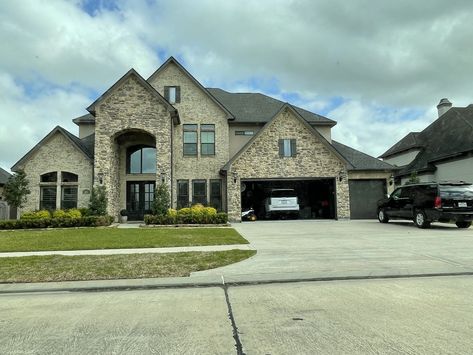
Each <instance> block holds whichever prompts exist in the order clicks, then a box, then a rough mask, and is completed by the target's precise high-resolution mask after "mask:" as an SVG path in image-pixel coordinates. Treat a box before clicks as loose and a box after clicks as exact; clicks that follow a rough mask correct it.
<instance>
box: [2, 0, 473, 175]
mask: <svg viewBox="0 0 473 355" xmlns="http://www.w3.org/2000/svg"><path fill="white" fill-rule="evenodd" d="M81 3H82V0H73V1H66V0H47V1H46V0H42V1H41V0H24V1H16V0H4V1H2V10H1V11H0V42H1V43H2V56H1V57H0V90H1V96H0V152H1V154H0V164H1V165H2V166H6V167H9V166H11V165H12V164H13V163H14V162H15V161H17V160H18V159H19V158H20V157H21V156H22V154H24V153H25V152H26V151H27V150H28V149H29V148H31V147H32V146H33V144H35V143H36V142H38V141H39V140H40V139H41V138H42V137H43V136H44V134H46V133H47V132H48V131H49V130H50V129H51V128H53V127H54V126H56V125H57V124H60V125H62V126H64V127H65V128H68V129H70V130H72V131H73V132H74V131H75V126H74V125H73V124H72V123H71V121H70V120H71V119H72V118H74V117H75V116H77V115H80V114H83V113H85V111H84V108H85V107H87V106H88V105H89V104H90V103H91V102H92V101H93V99H94V98H93V97H90V96H91V92H96V93H98V94H101V93H102V92H103V91H104V90H106V89H108V87H110V86H111V85H112V84H113V83H114V82H115V81H116V80H118V79H119V78H120V77H121V76H122V75H123V74H124V73H125V72H126V71H127V70H128V69H129V68H130V67H134V68H135V69H137V70H138V72H139V73H141V74H142V75H143V76H144V77H147V76H148V75H150V74H151V73H152V72H153V71H154V70H155V69H156V68H157V67H158V65H159V64H160V62H161V59H163V58H159V57H158V52H159V53H166V54H167V55H174V56H177V57H178V58H182V59H183V64H184V65H185V66H186V67H187V69H188V70H189V71H190V72H191V73H192V74H193V75H194V76H195V77H196V78H197V79H198V80H200V81H201V82H202V83H204V84H206V85H210V86H214V87H222V88H224V89H228V90H235V91H238V90H244V91H253V90H254V89H255V81H254V80H253V79H255V78H256V79H257V80H256V82H258V80H259V82H260V83H262V84H261V86H260V87H259V90H261V89H263V90H264V88H265V85H267V83H275V85H276V86H277V87H275V88H274V89H272V90H271V92H272V93H276V94H275V95H276V96H277V97H278V98H282V99H283V98H284V97H287V94H292V93H299V97H298V98H297V102H293V103H294V104H296V105H297V104H299V105H301V106H303V107H305V108H307V109H309V110H313V111H315V112H316V113H322V114H325V115H326V116H328V117H329V118H332V119H334V120H337V121H338V125H337V126H336V127H335V128H334V131H333V136H334V137H335V138H336V139H338V140H340V141H341V142H342V143H346V144H349V145H353V146H354V147H355V148H359V149H361V150H363V151H366V152H368V153H370V154H374V155H378V154H381V153H382V152H383V151H384V150H386V149H387V148H388V147H389V146H390V145H391V144H393V143H394V142H395V141H396V140H397V139H399V138H401V137H402V136H403V135H405V134H406V133H407V132H408V131H410V130H421V129H423V128H424V127H425V126H426V125H427V123H429V122H430V121H432V120H433V119H434V118H435V117H436V113H435V109H434V106H435V105H436V104H437V103H438V101H439V99H440V98H442V97H448V98H450V100H451V101H452V102H453V103H454V105H455V106H464V105H467V104H469V103H471V94H470V93H471V77H472V76H473V66H472V65H471V58H472V56H473V52H472V49H471V45H470V42H471V38H472V37H473V24H472V22H471V20H470V17H471V16H470V14H471V13H472V11H473V3H472V2H470V1H466V0H463V1H462V0H452V1H450V2H449V3H448V6H447V5H446V4H445V2H444V1H441V0H428V1H427V0H418V1H415V2H412V1H407V0H400V1H396V2H392V1H378V2H373V1H368V0H356V1H355V0H353V1H346V0H334V1H330V2H327V1H318V0H290V1H287V0H257V1H256V0H254V1H250V0H248V1H244V2H242V1H236V0H235V1H230V0H228V1H227V0H226V1H216V0H199V1H193V0H179V1H167V0H162V1H159V0H158V1H149V0H133V1H132V0H117V1H116V8H115V9H113V10H110V9H104V8H98V9H97V11H95V12H94V14H93V16H90V15H88V14H87V13H86V12H84V11H83V10H82V9H81V8H80V6H79V5H80V4H81ZM97 4H101V2H98V3H97ZM256 86H258V85H256ZM257 89H258V88H257ZM333 97H337V100H338V99H339V101H340V102H343V104H342V105H341V106H339V107H335V108H332V106H333V102H334V99H333ZM408 112H418V116H417V117H410V118H406V117H405V116H406V113H408Z"/></svg>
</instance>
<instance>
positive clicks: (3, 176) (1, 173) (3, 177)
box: [0, 168, 11, 185]
mask: <svg viewBox="0 0 473 355" xmlns="http://www.w3.org/2000/svg"><path fill="white" fill-rule="evenodd" d="M10 176H11V174H10V173H9V172H8V171H6V170H5V169H2V168H0V185H5V184H6V183H7V181H8V179H9V178H10Z"/></svg>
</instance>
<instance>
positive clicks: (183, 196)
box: [177, 180, 189, 209]
mask: <svg viewBox="0 0 473 355" xmlns="http://www.w3.org/2000/svg"><path fill="white" fill-rule="evenodd" d="M184 207H189V181H188V180H177V208H178V209H179V208H184Z"/></svg>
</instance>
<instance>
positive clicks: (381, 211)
mask: <svg viewBox="0 0 473 355" xmlns="http://www.w3.org/2000/svg"><path fill="white" fill-rule="evenodd" d="M378 220H379V221H380V222H381V223H388V222H389V217H388V215H387V214H386V212H385V211H384V208H380V209H379V210H378Z"/></svg>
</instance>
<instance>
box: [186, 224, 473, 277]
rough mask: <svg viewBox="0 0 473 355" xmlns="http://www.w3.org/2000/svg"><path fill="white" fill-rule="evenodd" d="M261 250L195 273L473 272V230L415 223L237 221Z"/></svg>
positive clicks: (344, 274) (357, 274) (339, 274)
mask: <svg viewBox="0 0 473 355" xmlns="http://www.w3.org/2000/svg"><path fill="white" fill-rule="evenodd" d="M234 227H235V228H236V229H237V230H238V231H239V232H240V233H241V234H242V235H243V236H244V237H245V238H246V239H248V240H249V241H250V243H251V245H252V247H254V248H255V249H256V250H257V251H258V253H257V255H256V256H254V257H253V258H251V259H248V260H245V261H243V262H240V263H237V264H233V265H230V266H227V267H223V268H219V269H214V270H207V271H202V272H196V273H193V274H192V275H191V277H192V276H194V277H197V276H210V275H212V276H215V275H221V276H223V277H224V278H225V280H226V281H227V282H231V281H234V282H238V281H243V280H245V281H248V280H254V281H261V280H283V279H308V278H309V279H310V278H331V277H335V278H338V277H360V276H361V277H364V276H370V277H377V276H400V275H416V274H449V273H452V274H456V273H470V272H471V273H473V228H469V229H459V228H457V227H456V226H455V225H449V224H433V225H432V228H431V229H418V228H416V227H415V226H414V224H413V223H412V222H408V221H405V222H403V221H395V222H390V223H388V224H381V223H379V222H378V221H374V220H362V221H360V220H358V221H356V220H353V221H313V220H312V221H304V220H300V221H258V222H245V223H240V224H235V225H234Z"/></svg>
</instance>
